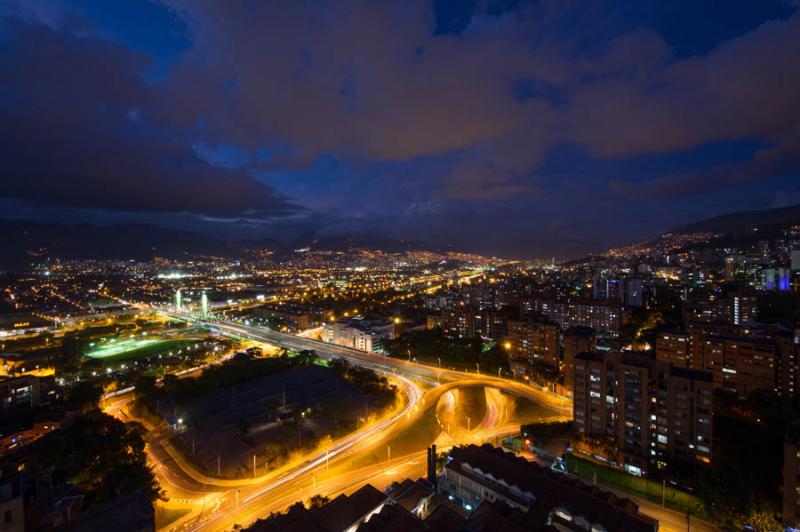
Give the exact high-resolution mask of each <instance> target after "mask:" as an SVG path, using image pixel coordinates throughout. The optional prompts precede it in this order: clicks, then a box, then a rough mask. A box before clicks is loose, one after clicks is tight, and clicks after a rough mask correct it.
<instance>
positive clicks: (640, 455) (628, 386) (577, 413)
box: [573, 352, 713, 470]
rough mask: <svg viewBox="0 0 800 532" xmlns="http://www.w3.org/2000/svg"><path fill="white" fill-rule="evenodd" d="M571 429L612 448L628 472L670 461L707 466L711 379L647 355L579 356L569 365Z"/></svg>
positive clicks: (706, 375)
mask: <svg viewBox="0 0 800 532" xmlns="http://www.w3.org/2000/svg"><path fill="white" fill-rule="evenodd" d="M574 386H575V388H574V403H573V404H574V406H573V409H574V410H573V414H574V423H575V428H576V430H577V431H578V432H579V433H580V434H582V435H584V436H587V437H593V438H601V439H604V440H606V441H609V442H611V443H613V444H615V445H616V447H617V448H618V449H619V450H620V451H621V452H622V454H623V455H624V457H625V461H626V465H627V466H628V468H629V470H635V468H637V467H638V468H642V469H644V468H646V467H647V465H648V464H654V465H656V466H657V467H664V466H665V465H666V463H667V462H668V461H669V460H670V459H673V458H677V459H680V460H683V461H687V462H692V461H694V462H703V463H708V462H710V461H711V455H712V432H713V431H712V394H713V382H712V376H711V375H710V374H709V373H707V372H701V371H696V370H690V369H686V368H676V367H674V366H670V365H669V364H668V363H665V362H659V361H657V360H656V359H655V357H654V356H652V355H651V354H647V353H631V352H626V353H613V352H609V353H582V354H580V355H578V356H577V357H576V359H575V385H574Z"/></svg>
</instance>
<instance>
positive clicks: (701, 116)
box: [0, 0, 800, 258]
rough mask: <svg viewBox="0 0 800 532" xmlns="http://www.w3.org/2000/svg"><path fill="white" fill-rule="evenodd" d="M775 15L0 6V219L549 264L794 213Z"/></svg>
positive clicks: (793, 45)
mask: <svg viewBox="0 0 800 532" xmlns="http://www.w3.org/2000/svg"><path fill="white" fill-rule="evenodd" d="M799 25H800V15H799V14H798V8H797V5H796V3H795V2H791V1H786V2H783V1H774V2H772V1H770V2H766V1H765V2H733V3H726V5H725V6H719V5H714V4H713V3H711V2H671V3H669V5H660V4H657V3H643V2H622V3H617V2H614V3H611V2H608V3H606V2H570V3H565V2H525V1H520V2H513V1H512V2H486V3H475V4H473V3H465V2H445V1H437V2H414V3H410V2H405V3H403V4H402V6H398V5H394V4H391V3H374V2H370V3H359V2H342V3H335V4H331V5H326V6H319V5H316V4H313V3H311V4H307V5H306V4H292V5H289V6H272V5H267V4H264V5H259V4H241V5H240V4H237V3H224V4H215V3H208V4H205V3H197V2H191V3H189V2H181V1H178V0H175V1H165V2H117V3H114V5H113V6H110V5H108V4H106V3H103V2H85V3H81V4H73V3H69V2H59V1H41V2H15V1H6V2H3V3H2V4H0V66H2V72H3V74H2V79H3V81H2V85H3V88H4V89H3V97H2V98H0V119H1V120H2V123H3V124H4V126H3V130H4V135H3V138H4V139H5V140H4V142H3V143H2V147H0V153H2V156H3V160H4V165H3V171H2V172H3V173H2V180H3V183H4V185H5V186H4V187H3V192H2V194H1V195H0V206H2V212H3V217H4V218H19V219H32V220H37V221H49V222H58V223H75V222H88V223H99V224H108V223H127V222H148V223H154V224H156V225H161V226H166V227H173V228H180V229H188V230H191V231H194V232H199V233H202V234H206V235H210V236H213V237H216V238H223V239H236V240H238V239H248V238H251V239H257V238H263V237H271V238H279V239H281V240H284V241H291V240H294V239H296V238H299V237H305V236H307V235H310V234H320V235H329V234H380V235H382V236H386V237H390V238H396V239H405V240H411V241H418V242H423V243H429V244H436V245H444V246H450V247H451V248H453V249H460V250H465V251H471V252H476V253H482V254H487V255H491V254H496V255H499V256H506V257H521V258H530V257H549V256H552V255H556V256H559V257H574V256H579V255H582V254H584V253H586V252H589V251H602V250H605V249H608V248H610V247H614V246H619V245H622V244H628V243H632V242H636V241H641V240H644V239H647V238H652V237H655V236H658V235H659V234H661V233H662V232H663V231H665V230H668V229H671V228H674V227H678V226H681V225H684V224H687V223H690V222H694V221H697V220H700V219H703V218H707V217H710V216H714V215H717V214H722V213H727V212H734V211H739V210H752V209H766V208H772V207H781V206H787V205H791V204H795V203H799V202H800V189H798V188H797V184H796V180H797V176H798V169H800V166H798V165H799V163H798V161H800V148H799V147H798V142H797V138H798V131H797V113H798V109H800V101H798V98H800V78H799V77H798V70H797V69H796V68H791V65H792V64H793V62H795V61H796V59H795V58H796V57H797V55H798V52H800V37H799V36H800V31H798V30H800V26H799Z"/></svg>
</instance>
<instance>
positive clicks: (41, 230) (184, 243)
mask: <svg viewBox="0 0 800 532" xmlns="http://www.w3.org/2000/svg"><path fill="white" fill-rule="evenodd" d="M0 231H1V232H2V234H3V235H5V238H3V239H2V240H0V268H2V269H5V270H23V269H27V268H29V267H30V265H31V264H32V263H36V262H41V261H44V260H46V259H47V258H51V259H54V258H61V259H109V258H118V259H135V260H149V259H152V258H153V257H166V258H181V257H185V256H186V255H194V256H197V255H211V256H230V255H234V254H237V253H239V252H240V250H239V248H238V246H232V245H231V244H229V243H227V242H224V241H220V240H215V239H213V238H209V237H205V236H202V235H198V234H196V233H192V232H189V231H181V230H177V229H167V228H164V227H159V226H155V225H150V224H118V225H90V224H77V225H66V224H53V223H38V222H31V221H26V220H0Z"/></svg>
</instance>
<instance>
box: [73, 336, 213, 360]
mask: <svg viewBox="0 0 800 532" xmlns="http://www.w3.org/2000/svg"><path fill="white" fill-rule="evenodd" d="M198 340H199V339H198V338H180V339H173V338H158V337H152V338H129V339H126V340H117V341H108V342H103V343H101V344H99V345H97V346H96V347H94V348H92V349H91V350H90V351H87V352H86V353H84V356H86V357H89V358H95V359H99V360H104V361H116V360H127V359H132V358H144V357H149V356H154V355H158V354H159V353H164V352H167V351H170V350H173V351H177V350H180V349H182V348H183V347H186V346H189V345H192V344H194V343H196V342H197V341H198Z"/></svg>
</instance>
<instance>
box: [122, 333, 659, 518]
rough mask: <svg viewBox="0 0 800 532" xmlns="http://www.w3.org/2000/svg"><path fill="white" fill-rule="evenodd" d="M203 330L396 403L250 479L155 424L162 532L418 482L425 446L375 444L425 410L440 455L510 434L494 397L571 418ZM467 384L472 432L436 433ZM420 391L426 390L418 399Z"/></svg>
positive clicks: (506, 387)
mask: <svg viewBox="0 0 800 532" xmlns="http://www.w3.org/2000/svg"><path fill="white" fill-rule="evenodd" d="M205 325H206V326H208V327H210V328H211V329H212V330H215V331H217V332H219V333H222V334H226V335H234V336H238V337H241V338H246V339H251V340H256V341H260V342H267V343H271V344H275V345H278V346H280V347H283V348H287V349H291V350H295V351H302V350H312V351H314V352H315V354H316V355H317V356H319V357H320V358H327V359H331V358H343V359H345V360H348V361H349V362H351V363H353V364H358V365H360V366H364V367H369V368H371V369H374V370H376V371H379V372H383V373H386V374H387V375H388V376H389V377H390V378H392V379H393V382H395V383H396V384H397V385H398V388H399V390H400V391H401V393H402V394H403V396H404V402H403V406H402V407H401V408H399V409H398V410H396V411H395V412H393V413H392V414H390V415H388V416H387V417H385V418H383V419H381V420H378V421H376V422H374V423H373V424H372V425H370V426H367V427H362V429H360V430H359V431H357V432H355V433H353V434H351V435H349V436H347V437H345V438H342V439H341V440H338V441H336V442H334V443H333V444H331V446H329V447H328V448H325V449H320V450H318V451H316V452H314V453H311V454H310V455H308V456H306V457H304V458H302V459H300V460H297V461H295V462H294V463H292V464H290V465H288V466H285V467H283V468H281V469H279V470H277V471H274V472H271V473H269V474H264V475H255V476H254V478H249V479H238V480H233V479H218V478H214V477H210V476H208V475H205V474H203V473H201V472H199V471H197V470H196V469H195V468H194V467H193V466H192V465H191V464H189V463H188V462H187V461H186V460H185V458H183V456H182V455H181V454H180V452H178V451H177V450H176V449H175V448H173V447H172V446H171V444H170V443H169V436H170V434H169V429H166V428H165V427H164V426H163V425H162V426H156V427H153V426H148V427H147V428H148V429H150V435H149V440H148V441H149V445H148V456H149V458H150V460H151V463H152V464H153V465H154V469H155V471H156V474H157V475H158V478H159V481H160V482H161V485H162V487H164V488H165V490H166V492H167V495H168V496H169V499H170V500H169V501H168V502H167V503H165V505H164V506H166V507H168V508H176V509H180V508H182V509H188V510H189V511H188V513H186V515H184V516H183V517H181V518H180V519H178V520H177V521H175V522H173V523H171V524H170V525H169V526H167V527H166V528H167V529H168V530H176V531H184V530H231V529H232V528H233V527H234V525H237V524H238V525H247V524H249V523H251V522H252V521H254V520H255V519H257V518H260V517H265V516H267V515H269V513H270V512H273V511H279V510H282V509H284V508H286V507H287V506H288V505H290V504H292V503H294V502H296V501H298V500H304V499H307V498H309V497H311V496H312V495H315V494H318V493H319V494H323V495H328V496H331V495H337V494H339V493H347V492H350V491H352V490H354V489H357V488H358V487H360V486H361V485H363V484H364V483H366V482H370V483H372V484H373V485H375V486H376V487H378V488H383V487H386V486H388V484H390V483H391V482H392V481H399V480H402V479H404V478H407V477H412V478H415V477H417V476H420V475H424V472H425V447H426V446H427V445H428V444H429V443H430V441H429V440H428V441H424V438H422V439H420V441H419V445H418V446H417V448H414V450H413V451H412V452H408V451H406V452H405V453H404V454H403V455H402V456H395V455H394V454H392V453H391V450H390V449H389V448H388V447H389V446H388V445H383V444H385V443H387V442H388V443H391V442H392V441H396V440H395V438H402V437H403V436H402V435H403V434H409V435H413V434H414V432H415V431H416V430H417V426H416V423H417V421H418V420H419V419H420V418H421V417H422V416H423V415H425V413H426V412H430V411H431V409H433V412H434V415H436V416H437V421H439V422H440V424H442V430H441V431H438V432H437V434H438V436H437V435H434V436H433V438H435V441H436V443H437V444H438V445H439V446H440V448H447V446H449V445H454V444H463V443H478V442H480V441H491V440H493V439H495V438H497V437H499V436H504V435H507V434H510V433H512V432H515V431H516V430H518V426H519V425H518V423H515V422H513V421H512V420H511V419H509V416H507V415H506V412H505V410H504V408H505V407H504V404H505V403H504V398H503V396H502V394H500V393H499V392H500V391H502V392H505V393H506V394H510V395H514V396H518V397H522V398H525V399H528V400H531V401H534V402H536V403H538V404H540V405H542V406H545V407H547V410H548V411H549V414H547V415H546V416H543V418H546V419H568V418H570V417H571V413H572V402H571V399H570V398H567V397H563V396H558V395H556V394H554V393H552V392H550V391H548V390H546V389H539V388H537V387H534V386H531V385H530V384H528V383H526V382H517V381H515V380H510V379H504V378H498V377H495V376H493V375H486V374H481V373H478V372H475V373H471V372H470V373H466V372H461V371H455V370H451V369H447V368H439V367H433V366H428V365H424V364H416V363H413V362H410V361H403V360H398V359H393V358H389V357H385V356H382V355H379V354H374V353H365V352H362V351H356V350H353V349H348V348H345V347H341V346H336V345H331V344H327V343H323V342H319V341H316V340H312V339H309V338H303V337H298V336H292V335H288V334H283V333H279V332H276V331H272V330H269V329H266V328H263V327H254V326H249V325H243V324H239V323H233V322H222V323H219V322H214V323H206V324H205ZM475 386H482V387H485V388H486V389H487V390H488V391H487V392H486V412H485V415H484V417H483V419H479V420H475V423H474V426H468V427H466V429H465V427H464V426H463V424H462V425H461V426H460V427H457V428H454V429H453V430H445V423H446V422H442V421H441V420H440V419H439V416H443V418H444V419H448V420H450V419H452V415H453V407H454V405H453V404H452V402H453V397H455V396H457V391H458V390H459V389H460V388H463V387H475ZM423 388H425V389H426V390H425V391H423ZM451 392H455V393H456V395H455V396H454V395H453V394H451ZM130 399H131V396H130V395H129V394H123V395H120V396H117V397H114V398H110V399H109V401H108V402H107V404H106V410H107V411H109V412H110V413H113V414H115V415H119V416H122V417H126V416H130V413H129V412H128V410H127V406H128V403H129V401H130ZM140 421H141V420H140ZM145 424H146V423H145ZM146 425H147V424H146ZM447 428H449V427H447ZM648 509H649V510H651V511H650V512H648V513H650V514H651V515H652V514H653V513H656V514H657V513H658V512H657V511H656V509H655V508H653V509H650V508H648ZM664 512H666V513H664V515H654V517H657V518H661V519H663V518H669V517H674V516H670V515H668V513H669V512H668V511H664Z"/></svg>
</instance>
